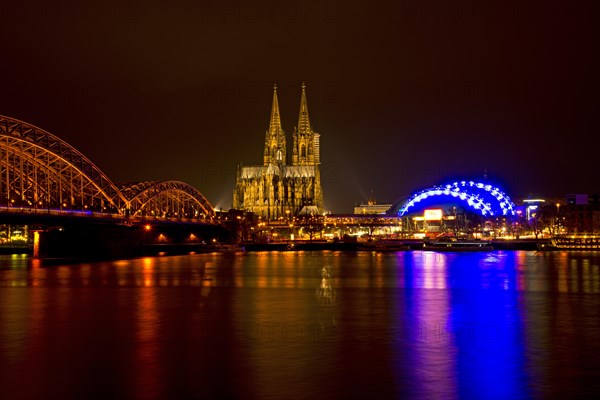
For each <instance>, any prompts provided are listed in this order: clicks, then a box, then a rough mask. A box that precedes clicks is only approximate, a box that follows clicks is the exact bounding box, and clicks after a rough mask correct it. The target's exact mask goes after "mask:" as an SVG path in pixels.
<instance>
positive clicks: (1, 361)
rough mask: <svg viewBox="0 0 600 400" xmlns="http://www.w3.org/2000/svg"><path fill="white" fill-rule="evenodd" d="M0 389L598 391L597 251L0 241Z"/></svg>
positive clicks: (194, 393)
mask: <svg viewBox="0 0 600 400" xmlns="http://www.w3.org/2000/svg"><path fill="white" fill-rule="evenodd" d="M0 391H1V394H0V397H1V398H2V399H90V398H104V399H120V398H122V399H205V398H239V399H332V398H336V399H342V398H343V399H346V398H356V399H366V398H415V399H567V398H568V399H573V398H588V397H593V396H597V395H600V253H594V252H589V253H588V252H580V253H576V252H571V253H568V252H533V251H532V252H526V251H494V252H489V253H434V252H425V251H405V252H398V253H385V254H381V253H370V252H328V251H315V252H258V253H236V254H200V255H189V256H173V257H167V256H165V257H151V258H139V259H130V260H119V261H111V262H98V263H84V264H66V265H60V264H56V263H55V265H47V264H44V263H42V262H40V261H39V260H32V259H29V258H27V257H25V256H2V258H0Z"/></svg>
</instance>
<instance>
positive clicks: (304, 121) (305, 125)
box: [298, 82, 310, 132]
mask: <svg viewBox="0 0 600 400" xmlns="http://www.w3.org/2000/svg"><path fill="white" fill-rule="evenodd" d="M298 131H299V132H308V131H310V120H309V119H308V103H307V102H306V85H305V84H304V82H302V98H301V99H300V114H299V115H298Z"/></svg>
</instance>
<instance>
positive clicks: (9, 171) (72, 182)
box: [0, 116, 214, 220]
mask: <svg viewBox="0 0 600 400" xmlns="http://www.w3.org/2000/svg"><path fill="white" fill-rule="evenodd" d="M1 209H4V211H11V210H17V209H18V210H20V211H22V212H46V213H49V212H53V213H57V212H58V213H62V212H69V213H73V212H77V213H83V214H88V215H93V214H94V213H102V214H111V215H117V216H124V217H128V216H134V217H136V216H140V217H141V216H152V217H157V218H158V217H169V218H193V219H202V220H211V219H212V217H213V215H214V209H213V207H212V205H211V204H210V202H209V201H208V200H207V199H206V198H205V197H204V196H203V195H202V194H201V193H200V192H199V191H198V190H196V189H195V188H193V187H192V186H190V185H188V184H185V183H183V182H176V181H167V182H142V183H135V184H128V185H122V186H120V187H118V186H116V185H115V184H114V183H113V182H112V181H111V180H110V179H109V178H108V177H107V176H106V175H105V174H104V173H103V172H102V171H101V170H100V169H99V168H98V167H97V166H96V165H94V163H92V162H91V161H90V160H89V159H88V158H87V157H85V156H84V155H83V154H81V153H80V152H79V151H78V150H77V149H75V148H74V147H72V146H71V145H69V144H68V143H66V142H64V141H63V140H61V139H59V138H58V137H56V136H54V135H52V134H51V133H48V132H46V131H44V130H43V129H40V128H37V127H35V126H33V125H30V124H28V123H26V122H22V121H19V120H16V119H13V118H9V117H4V116H0V210H1Z"/></svg>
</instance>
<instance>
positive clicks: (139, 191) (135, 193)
mask: <svg viewBox="0 0 600 400" xmlns="http://www.w3.org/2000/svg"><path fill="white" fill-rule="evenodd" d="M120 190H121V192H122V193H123V195H124V196H125V197H126V198H127V199H128V202H129V212H130V213H131V216H134V217H148V216H150V217H167V218H202V219H207V218H212V217H213V215H214V208H213V206H212V205H211V204H210V202H209V201H208V200H207V199H206V197H204V195H203V194H202V193H200V192H199V191H198V190H197V189H195V188H194V187H192V186H190V185H188V184H187V183H184V182H179V181H164V182H157V181H148V182H139V183H133V184H126V185H122V186H121V188H120Z"/></svg>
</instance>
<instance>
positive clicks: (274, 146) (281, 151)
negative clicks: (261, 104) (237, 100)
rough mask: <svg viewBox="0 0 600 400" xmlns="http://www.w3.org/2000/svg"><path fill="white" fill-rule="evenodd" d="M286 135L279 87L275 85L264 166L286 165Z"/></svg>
mask: <svg viewBox="0 0 600 400" xmlns="http://www.w3.org/2000/svg"><path fill="white" fill-rule="evenodd" d="M285 162H286V154H285V133H284V132H283V128H282V127H281V118H280V116H279V101H278V100H277V85H273V105H272V106H271V120H270V122H269V130H268V131H267V135H266V138H265V153H264V165H268V164H270V163H277V164H285Z"/></svg>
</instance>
